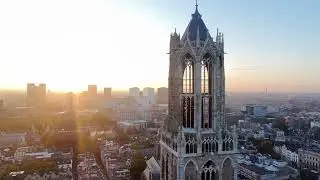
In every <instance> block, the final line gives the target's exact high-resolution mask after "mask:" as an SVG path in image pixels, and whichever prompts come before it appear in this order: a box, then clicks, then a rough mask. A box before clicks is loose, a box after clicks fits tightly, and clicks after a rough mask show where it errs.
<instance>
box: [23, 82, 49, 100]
mask: <svg viewBox="0 0 320 180" xmlns="http://www.w3.org/2000/svg"><path fill="white" fill-rule="evenodd" d="M46 97H47V90H46V84H39V85H38V86H37V85H35V84H34V83H28V84H27V105H28V106H39V105H44V104H45V102H46Z"/></svg>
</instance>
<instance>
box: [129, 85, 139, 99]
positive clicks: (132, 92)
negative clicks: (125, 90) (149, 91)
mask: <svg viewBox="0 0 320 180" xmlns="http://www.w3.org/2000/svg"><path fill="white" fill-rule="evenodd" d="M129 96H131V97H139V96H140V89H139V88H137V87H132V88H130V89H129Z"/></svg>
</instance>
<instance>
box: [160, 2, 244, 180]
mask: <svg viewBox="0 0 320 180" xmlns="http://www.w3.org/2000/svg"><path fill="white" fill-rule="evenodd" d="M169 54H170V59H169V63H170V65H169V78H168V79H169V80H168V88H169V89H168V91H169V99H168V100H169V103H168V116H167V118H166V119H165V122H164V126H163V128H161V132H160V134H161V138H160V147H161V150H160V151H161V155H160V167H161V179H162V180H184V179H198V180H205V179H214V180H232V179H237V173H236V172H237V171H236V162H235V158H236V153H237V152H238V149H237V146H238V145H237V142H238V140H237V138H238V137H237V133H236V131H235V128H233V131H229V129H227V128H226V127H227V126H226V124H225V116H224V114H225V73H224V40H223V34H222V33H220V32H217V36H216V38H215V40H214V39H213V38H212V36H211V35H210V33H209V30H208V29H207V27H206V25H205V23H204V22H203V20H202V18H201V14H200V13H199V11H198V6H197V5H196V9H195V12H194V13H193V14H192V18H191V20H190V23H189V25H188V26H187V29H186V30H185V33H184V34H183V35H182V37H180V35H178V33H177V32H176V31H175V32H174V33H172V34H171V36H170V53H169Z"/></svg>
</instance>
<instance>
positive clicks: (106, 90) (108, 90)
mask: <svg viewBox="0 0 320 180" xmlns="http://www.w3.org/2000/svg"><path fill="white" fill-rule="evenodd" d="M111 92H112V88H104V89H103V96H104V98H105V99H110V98H111Z"/></svg>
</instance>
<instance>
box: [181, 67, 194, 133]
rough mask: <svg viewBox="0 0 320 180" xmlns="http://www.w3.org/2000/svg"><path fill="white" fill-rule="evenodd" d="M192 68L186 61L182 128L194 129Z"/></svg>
mask: <svg viewBox="0 0 320 180" xmlns="http://www.w3.org/2000/svg"><path fill="white" fill-rule="evenodd" d="M193 92H194V67H193V64H192V62H191V61H187V62H186V64H185V69H184V73H183V94H184V96H183V99H182V100H183V102H182V104H183V112H182V114H183V127H185V128H194V126H195V125H194V96H193V95H192V94H193Z"/></svg>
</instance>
